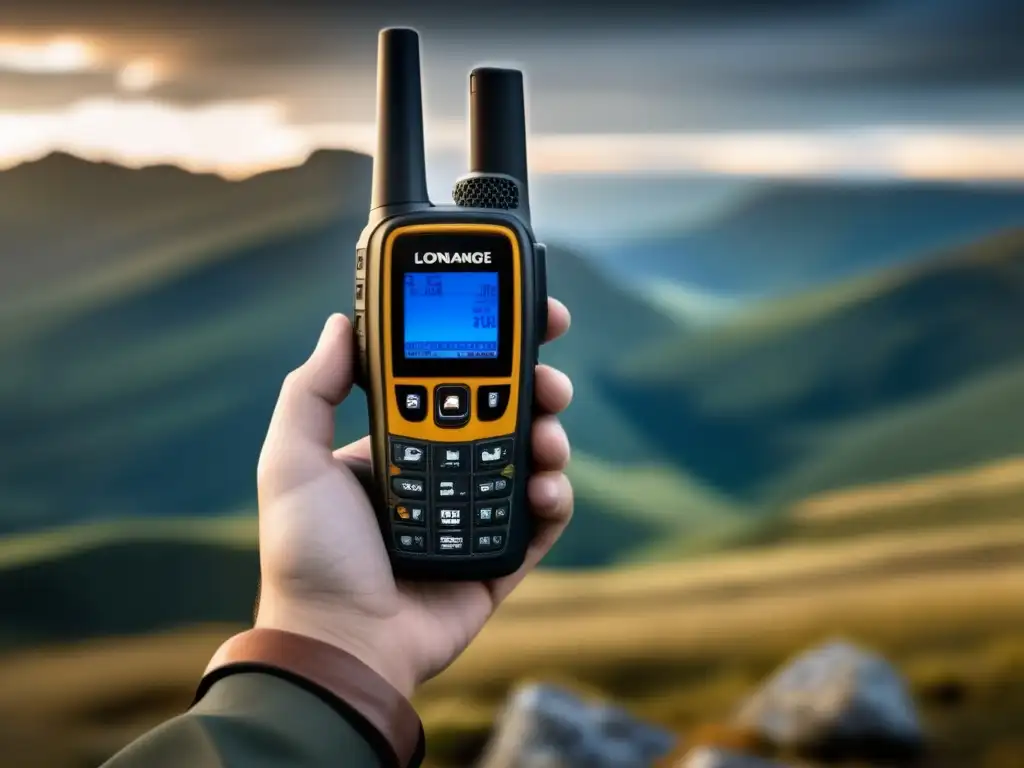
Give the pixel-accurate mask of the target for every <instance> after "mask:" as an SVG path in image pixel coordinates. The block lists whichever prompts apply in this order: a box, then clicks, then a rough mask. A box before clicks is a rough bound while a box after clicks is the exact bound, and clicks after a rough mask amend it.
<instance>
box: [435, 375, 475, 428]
mask: <svg viewBox="0 0 1024 768" xmlns="http://www.w3.org/2000/svg"><path fill="white" fill-rule="evenodd" d="M467 421H469V387H467V386H466V385H464V384H441V385H439V386H438V387H435V389H434V422H435V423H436V424H437V425H438V426H439V427H461V426H462V425H463V424H465V423H466V422H467Z"/></svg>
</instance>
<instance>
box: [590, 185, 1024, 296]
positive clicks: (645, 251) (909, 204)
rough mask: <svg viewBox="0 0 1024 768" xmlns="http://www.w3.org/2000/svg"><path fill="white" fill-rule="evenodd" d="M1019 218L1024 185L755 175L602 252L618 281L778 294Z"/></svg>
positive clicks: (920, 255) (909, 256)
mask: <svg viewBox="0 0 1024 768" xmlns="http://www.w3.org/2000/svg"><path fill="white" fill-rule="evenodd" d="M1020 226H1024V187H1021V186H1020V185H992V186H986V185H970V184H961V183H950V182H927V181H921V182H902V183H890V182H868V181H846V182H843V181H836V180H806V181H787V182H762V183H759V184H752V185H751V187H750V189H748V190H745V191H744V192H743V193H741V194H737V195H735V196H734V197H733V198H732V200H731V204H730V205H727V206H725V205H723V206H721V207H720V208H719V209H718V210H717V212H715V213H714V214H713V215H711V216H708V217H707V218H706V219H705V220H703V221H700V222H697V223H695V224H693V223H691V224H689V225H687V226H685V227H683V226H679V227H676V228H675V229H670V230H668V231H662V232H652V233H651V234H650V235H649V236H647V237H641V238H634V239H632V240H629V241H626V242H623V243H620V244H617V245H616V246H615V247H614V248H610V249H608V251H607V252H603V254H604V255H605V257H606V258H607V265H608V267H609V268H610V269H613V270H618V271H619V272H620V273H621V274H622V276H623V278H624V279H630V278H640V277H642V278H645V279H647V280H653V279H661V280H668V281H673V282H679V283H682V284H684V285H694V286H700V287H701V288H702V289H703V290H705V291H710V292H712V293H721V294H724V295H744V296H777V295H789V294H793V293H796V292H799V291H805V290H809V289H812V288H817V287H821V286H824V285H829V284H832V283H836V282H839V281H842V280H847V279H853V278H855V277H858V276H862V275H865V274H870V273H871V272H874V271H876V270H879V269H886V268H889V267H891V266H894V265H899V264H910V263H920V262H921V261H922V259H925V258H927V257H928V255H929V254H931V253H933V252H935V251H936V250H940V249H943V248H948V247H950V246H956V245H963V244H969V243H972V242H974V241H975V240H978V239H980V238H983V237H987V236H988V235H989V234H991V233H992V232H996V231H999V230H1000V229H1005V228H1009V227H1020Z"/></svg>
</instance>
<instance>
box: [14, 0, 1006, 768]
mask: <svg viewBox="0 0 1024 768" xmlns="http://www.w3.org/2000/svg"><path fill="white" fill-rule="evenodd" d="M292 6H293V7H292V8H290V9H289V11H288V13H287V14H284V15H281V14H282V12H281V11H278V10H275V9H274V8H272V7H271V6H270V5H267V4H260V3H255V4H252V3H249V4H246V5H244V6H243V5H242V4H238V5H237V6H236V5H235V4H232V3H221V4H212V5H209V6H205V5H204V6H202V7H200V6H194V7H193V6H187V7H185V8H183V9H182V8H179V7H178V6H175V8H174V9H171V7H170V6H169V5H168V4H164V3H157V2H152V3H138V4H136V5H135V6H133V8H134V10H132V11H131V12H130V13H128V12H126V11H124V9H123V8H121V6H120V5H119V4H118V3H116V2H113V0H108V1H107V2H101V1H99V0H97V2H91V3H74V4H73V3H70V2H62V0H46V1H45V2H43V1H40V2H37V3H35V4H33V5H32V6H31V7H30V6H29V5H27V4H26V5H25V6H24V7H22V8H19V9H17V10H14V11H13V12H12V13H11V14H9V16H10V18H9V26H8V27H7V28H3V29H0V167H3V170H0V373H2V376H0V438H2V439H0V534H2V538H0V649H2V652H3V656H2V657H0V680H2V681H3V683H2V685H0V713H2V714H3V717H0V751H2V753H3V754H5V755H8V756H11V760H12V762H11V763H10V764H11V765H18V766H35V765H40V766H42V765H46V766H86V765H96V764H98V763H99V762H101V761H102V760H103V759H105V758H106V757H107V756H108V755H109V754H111V753H112V752H114V751H115V750H116V749H118V748H119V747H120V746H121V745H123V744H124V743H126V742H127V741H129V740H130V739H132V738H134V736H136V735H138V734H139V733H141V732H142V731H143V730H145V729H146V728H148V727H150V726H152V725H153V724H155V723H156V722H158V721H159V720H160V719H161V718H164V717H167V716H170V714H172V713H174V712H175V711H179V710H180V709H181V708H182V707H184V706H186V705H187V703H188V701H189V697H190V694H191V687H192V686H193V685H194V683H195V682H196V680H197V679H198V675H199V674H200V672H201V670H202V668H203V666H204V664H205V662H206V660H207V658H208V655H209V654H210V653H211V652H212V651H213V649H214V648H215V647H216V646H217V644H218V643H219V642H220V640H222V639H223V638H224V637H225V636H226V634H227V633H228V632H231V631H233V630H234V629H236V628H237V627H238V626H240V625H242V624H244V623H245V622H246V621H248V620H249V617H250V614H251V608H252V600H253V598H254V596H255V582H256V570H257V560H256V546H255V545H256V542H255V484H254V475H255V463H256V458H257V456H258V452H259V448H260V444H261V441H262V437H263V433H264V430H265V427H266V423H267V419H268V417H269V415H270V411H271V408H272V406H273V403H274V400H275V398H276V394H277V389H278V387H279V385H280V382H281V379H282V378H283V376H284V375H285V374H286V373H287V372H288V371H289V370H290V369H291V368H292V367H294V366H295V365H297V364H298V363H300V362H301V361H302V360H303V359H304V358H305V357H306V355H307V354H308V352H309V351H310V349H311V348H312V345H313V344H314V343H315V339H316V337H317V335H318V332H319V329H320V327H321V325H322V323H323V320H324V319H325V317H326V316H327V315H328V314H329V313H331V312H333V311H343V312H348V311H349V310H350V308H351V295H352V273H353V256H354V243H355V240H356V238H357V236H358V233H359V231H360V229H361V228H362V226H363V224H364V222H365V219H366V207H367V201H368V198H369V179H370V169H371V159H370V156H369V154H368V153H369V151H371V149H372V144H371V141H370V140H371V137H372V119H373V93H374V92H373V77H374V62H375V60H374V56H375V45H376V30H377V28H378V27H379V26H383V25H386V24H389V23H409V24H414V25H416V26H417V27H419V29H420V30H421V32H422V33H423V35H424V39H423V46H424V52H423V56H424V68H425V77H426V83H427V93H426V98H427V117H428V138H429V140H430V141H429V142H428V152H429V154H430V162H431V174H432V175H431V192H432V195H433V196H434V198H435V200H436V201H442V200H446V199H448V194H449V192H448V190H449V189H450V185H451V182H452V181H453V180H454V178H455V177H456V176H457V175H458V173H459V172H460V170H459V169H460V167H461V165H462V164H463V160H462V158H463V156H464V152H463V150H462V149H461V144H462V141H463V138H464V125H463V123H462V122H461V121H462V119H463V118H462V115H463V110H464V104H465V94H464V87H465V77H466V72H468V69H469V68H470V67H471V66H473V65H476V64H478V63H482V62H488V61H492V60H498V61H499V63H506V62H507V61H509V60H511V61H514V62H515V63H518V64H521V65H522V66H523V67H524V68H526V70H527V73H528V77H529V78H530V79H529V87H530V99H531V117H530V121H531V126H532V128H533V131H534V136H533V137H532V140H531V141H532V144H531V147H532V152H533V158H532V162H533V168H534V175H533V177H532V179H531V183H532V186H533V190H534V193H533V196H534V206H535V209H536V212H537V213H536V216H537V221H536V225H537V229H538V234H539V235H540V237H541V238H542V239H543V240H545V241H546V242H547V243H548V248H549V272H550V276H549V288H550V291H551V293H552V294H553V295H555V296H557V297H558V298H559V299H561V300H562V301H563V302H565V303H566V304H567V305H568V306H569V307H570V309H571V311H572V313H573V326H572V330H571V332H570V334H569V335H568V336H567V337H566V338H565V339H563V340H560V341H558V342H556V343H554V344H552V345H550V347H549V348H546V349H545V351H544V353H543V356H542V359H543V360H544V361H545V362H548V363H550V364H552V365H555V366H557V367H560V368H562V369H563V370H565V371H566V372H567V373H569V375H570V376H572V378H573V380H574V383H575V386H576V398H575V401H574V404H573V405H572V407H571V408H570V410H569V411H568V412H567V413H566V414H565V416H564V423H565V425H566V429H567V431H568V432H569V435H570V437H571V439H572V441H573V446H574V453H573V461H572V465H571V467H570V475H571V477H572V479H573V482H574V486H575V488H576V493H577V511H576V517H575V519H574V522H573V524H572V526H571V528H570V529H569V531H568V532H567V533H566V535H565V537H564V539H563V541H561V542H560V543H559V545H558V546H557V548H556V549H555V551H554V552H553V553H552V554H551V556H550V557H549V558H548V560H547V561H545V564H544V565H545V569H544V571H543V572H542V573H539V574H537V575H535V576H533V577H531V579H530V580H529V581H528V582H527V584H526V585H525V586H524V587H523V589H522V592H521V594H517V595H516V597H515V598H514V599H513V600H511V601H510V603H509V604H508V605H507V606H506V607H505V608H503V609H502V611H501V612H500V614H499V616H498V617H497V618H496V619H495V621H494V622H493V624H492V625H491V626H489V627H488V628H487V630H485V632H484V634H483V635H482V636H481V638H480V639H479V640H478V642H476V643H475V644H474V645H473V647H472V648H471V649H470V651H469V652H468V653H467V654H466V656H465V657H464V658H463V659H461V660H460V661H459V662H458V663H457V664H455V665H454V666H453V667H452V668H451V669H450V670H448V671H446V672H445V673H444V674H443V675H441V676H440V677H439V678H438V679H437V680H435V681H433V682H432V683H430V684H429V685H428V686H427V687H426V688H425V689H424V690H423V692H422V697H421V701H420V702H418V705H419V707H420V710H421V712H422V714H423V716H424V719H425V721H426V723H427V727H428V731H429V732H430V741H431V754H430V759H431V761H432V763H433V764H434V765H438V766H441V765H468V764H470V762H472V761H473V760H475V759H476V756H477V754H478V753H479V751H480V749H481V747H482V746H483V744H484V742H485V741H486V740H487V738H488V736H489V734H490V732H491V729H492V723H493V721H494V717H495V713H496V712H497V711H498V709H497V708H498V707H499V706H500V704H501V703H502V701H503V700H504V699H505V697H506V696H507V695H508V693H509V691H510V690H511V689H512V688H513V687H514V686H515V685H517V684H518V683H520V682H522V681H524V680H526V679H539V680H544V681H553V682H558V683H562V684H564V685H566V686H567V687H569V688H571V689H574V690H576V691H579V692H581V693H585V694H590V695H596V696H599V697H603V698H607V699H609V700H613V701H615V702H617V703H619V704H621V705H622V706H625V707H627V708H628V709H629V710H630V711H631V712H633V713H635V714H636V715H637V716H640V717H643V718H645V719H647V720H648V721H651V722H653V723H658V724H660V725H661V726H664V727H666V728H668V729H670V730H672V731H674V732H676V733H678V734H681V736H682V738H683V739H684V740H685V741H686V742H687V743H688V744H695V743H700V741H701V739H705V740H708V741H709V742H713V741H715V739H716V738H719V737H721V733H722V730H723V729H724V730H725V731H729V729H730V728H731V726H728V727H727V726H723V725H721V723H725V722H726V721H728V720H729V718H730V717H731V713H732V712H733V711H734V710H735V708H736V707H737V706H738V703H739V702H741V701H742V700H743V698H744V697H745V696H746V695H748V694H749V693H750V692H751V691H752V690H754V689H755V688H756V687H757V685H758V683H759V681H761V680H762V679H763V678H764V677H765V676H766V675H768V673H770V672H771V670H772V669H773V668H775V667H777V666H778V665H779V664H780V663H781V662H782V661H784V660H785V659H786V658H788V657H790V656H792V655H793V654H794V653H796V652H798V651H800V650H802V649H804V648H806V647H808V646H811V645H813V644H816V643H819V642H822V641H824V640H827V639H829V638H832V637H844V638H846V639H848V640H850V641H852V642H855V643H858V644H859V645H862V646H864V647H866V648H871V649H874V650H876V651H878V652H880V653H882V654H884V655H885V656H886V657H887V658H888V659H890V660H891V661H892V662H893V663H894V664H895V665H896V667H897V668H898V670H899V674H900V675H902V676H903V677H904V678H905V679H906V680H907V681H908V685H909V688H910V691H911V694H912V696H913V698H914V701H915V702H916V704H915V706H917V707H918V708H919V709H920V711H921V713H922V717H923V719H924V721H925V725H926V728H927V731H928V733H929V734H930V735H929V738H930V739H933V740H934V743H933V745H932V746H933V754H932V759H933V760H934V764H935V765H938V766H946V765H949V766H954V765H977V766H988V767H990V768H1005V767H1008V766H1020V765H1024V612H1022V610H1021V605H1022V604H1024V506H1022V505H1024V322H1022V320H1024V46H1021V45H1019V42H1020V37H1019V36H1018V35H1019V33H1020V26H1019V21H1016V22H1015V21H1014V20H1015V19H1017V16H1016V15H1015V14H1014V11H1015V8H1014V4H1013V3H1011V2H1005V3H1004V2H999V1H998V0H986V1H979V0H974V1H973V2H966V0H964V1H963V2H958V1H957V0H942V1H941V2H929V3H920V2H913V1H912V0H903V1H900V2H889V3H872V2H844V3H836V4H834V5H829V7H828V10H827V11H826V9H825V8H824V6H821V5H818V4H814V3H803V2H800V1H799V0H789V1H788V2H783V3H778V4H774V5H773V6H772V7H771V8H770V9H769V8H763V7H762V6H761V5H759V4H748V3H744V2H719V3H688V4H684V5H682V6H680V7H679V8H675V7H673V6H669V5H668V4H665V5H664V6H658V5H657V4H650V5H642V6H640V7H637V8H634V9H632V10H631V11H630V14H626V13H625V11H622V12H617V11H613V10H611V9H609V10H607V11H595V12H594V14H593V16H592V17H591V18H589V19H588V20H586V23H585V24H582V26H581V24H580V22H579V21H578V19H574V18H573V17H571V16H570V15H569V14H563V13H561V12H559V11H556V10H555V9H551V8H547V9H545V8H544V7H543V6H542V5H541V4H536V5H534V4H531V3H530V2H524V3H521V4H518V5H516V6H515V8H512V6H509V8H504V7H503V8H501V9H491V10H488V11H486V12H483V13H480V12H478V13H477V14H476V15H475V16H474V15H465V16H464V15H460V14H461V13H462V11H461V9H459V8H458V7H456V4H454V3H449V4H443V3H442V4H439V5H438V8H437V9H436V10H432V11H431V12H430V13H429V14H428V13H426V12H424V11H422V10H419V11H417V10H416V9H415V8H414V7H412V6H410V7H409V8H403V7H402V4H401V3H399V2H392V3H384V4H382V7H381V8H380V9H379V11H377V12H375V14H376V15H374V14H371V13H370V12H358V13H357V12H355V11H351V10H345V9H343V8H340V7H338V6H335V5H333V4H329V3H318V2H314V0H305V1H304V2H293V3H292ZM172 10H173V18H172V14H171V12H172ZM5 13H6V11H5ZM508 14H511V16H509V15H508ZM175 19H176V20H175ZM641 75H642V76H641ZM445 78H447V81H445ZM338 427H339V440H340V441H342V442H347V441H348V440H351V439H354V438H356V437H358V436H359V435H361V434H363V433H365V431H366V428H367V421H366V414H365V407H364V403H363V401H362V397H361V395H359V394H358V393H356V394H354V395H353V396H352V397H351V398H350V399H349V401H348V402H346V403H345V404H344V405H343V406H342V408H341V409H340V411H339V414H338ZM730 732H731V731H730ZM54 733H60V734H61V736H62V738H60V739H54V738H53V734H54ZM714 734H719V736H715V735H714ZM722 738H725V737H722ZM729 738H732V736H730V737H729ZM5 764H7V763H5Z"/></svg>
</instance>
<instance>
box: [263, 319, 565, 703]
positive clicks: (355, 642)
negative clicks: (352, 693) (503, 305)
mask: <svg viewBox="0 0 1024 768" xmlns="http://www.w3.org/2000/svg"><path fill="white" fill-rule="evenodd" d="M548 318H549V319H548V328H547V338H546V340H547V341H551V340H553V339H556V338H558V337H559V336H561V335H562V334H563V333H565V331H566V330H568V328H569V312H568V310H567V309H566V308H565V306H564V305H563V304H561V303H560V302H558V301H555V300H554V299H551V300H549V306H548ZM353 364H354V352H353V348H352V330H351V326H350V324H349V321H348V319H347V318H345V317H344V316H342V315H332V316H331V317H330V318H329V319H328V320H327V323H326V325H325V326H324V329H323V332H322V334H321V336H320V340H319V342H318V344H317V347H316V349H315V350H314V351H313V354H312V355H311V356H310V358H309V359H308V360H307V361H306V362H305V363H303V364H302V365H301V366H300V367H299V368H297V369H296V370H295V371H293V372H292V373H290V374H289V375H288V376H287V377H286V379H285V382H284V385H283V387H282V388H281V395H280V398H279V400H278V403H277V407H276V408H275V410H274V415H273V417H272V418H271V422H270V427H269V429H268V432H267V438H266V441H265V443H264V445H263V451H262V453H261V455H260V460H259V469H258V473H257V474H258V492H259V541H260V573H261V592H260V603H259V607H258V610H257V616H256V626H257V627H263V628H273V629H279V630H285V631H288V632H294V633H297V634H301V635H306V636H308V637H314V638H316V639H318V640H322V641H324V642H327V643H330V644H331V645H334V646H337V647H339V648H341V649H343V650H345V651H347V652H349V653H351V654H352V655H354V656H356V657H357V658H359V659H360V660H361V661H363V662H364V663H365V664H366V665H368V666H369V667H371V668H372V669H373V670H374V671H376V672H377V673H378V674H380V675H381V676H382V677H384V678H385V679H386V680H387V681H388V682H390V683H391V685H393V686H394V687H395V688H396V689H398V690H399V691H400V692H401V693H402V694H404V695H405V696H406V697H409V696H411V695H412V693H413V690H414V689H415V688H416V686H417V685H419V684H420V683H421V682H423V681H425V680H427V679H429V678H431V677H433V676H434V675H436V674H437V673H439V672H440V671H442V670H443V669H444V668H445V667H447V666H448V665H449V664H450V663H451V662H452V661H454V659H455V658H456V657H457V656H458V655H459V654H460V653H461V652H462V651H463V650H464V649H465V648H466V646H467V645H469V643H470V641H471V640H472V639H473V638H474V637H475V636H476V635H477V633H479V632H480V630H481V629H482V628H483V626H484V624H485V623H486V622H487V620H488V619H489V618H490V616H491V615H492V614H493V613H494V611H495V609H496V608H497V607H498V605H499V604H500V603H501V601H502V600H504V599H505V598H506V597H507V596H508V595H509V593H511V592H512V590H513V589H515V587H516V586H517V585H518V584H519V583H520V582H521V581H522V580H523V579H524V578H525V577H526V575H527V574H528V573H529V572H530V571H531V570H533V568H535V567H536V565H537V564H538V563H539V562H540V560H541V558H543V557H544V555H546V554H547V552H548V550H550V549H551V547H552V545H554V543H555V542H556V541H557V540H558V537H559V536H560V535H561V534H562V531H563V530H564V529H565V527H566V525H567V524H568V523H569V519H570V517H571V516H572V507H573V497H572V487H571V485H570V484H569V480H568V479H567V478H566V476H565V475H564V474H563V470H564V469H565V466H566V465H567V464H568V461H569V441H568V438H567V437H566V434H565V431H564V430H563V429H562V426H561V424H559V422H558V419H557V418H556V416H555V414H557V413H560V412H561V411H563V410H564V409H565V408H566V407H567V406H568V405H569V402H570V401H571V399H572V383H571V382H570V381H569V378H568V377H567V376H566V375H565V374H563V373H561V372H560V371H558V370H556V369H554V368H551V367H549V366H546V365H539V366H537V371H536V380H535V387H534V389H535V397H536V402H537V405H538V410H539V411H540V412H541V413H542V414H543V415H541V416H539V417H537V418H536V419H535V421H534V423H533V427H532V429H533V463H534V474H533V475H532V476H531V477H530V480H529V485H528V489H527V490H528V496H529V501H530V507H531V510H532V513H533V515H534V518H535V520H536V523H537V525H536V533H535V536H534V539H533V541H532V542H531V544H530V547H529V549H528V551H527V554H526V560H525V562H524V563H523V565H522V567H521V568H520V569H519V570H518V571H516V572H515V573H514V574H511V575H510V576H506V577H504V578H501V579H497V580H493V581H489V582H454V583H447V582H446V583H437V582H422V583H411V582H403V581H397V582H396V580H395V578H394V576H393V574H392V572H391V565H390V563H389V561H388V556H387V552H386V550H385V548H384V541H383V538H382V537H381V534H380V528H379V527H378V524H377V519H376V516H375V513H374V510H373V506H372V504H371V502H370V499H369V498H368V496H367V494H366V491H365V490H364V488H363V485H362V484H361V483H360V481H359V480H358V478H357V477H356V475H355V473H354V472H353V467H354V466H355V465H356V464H358V463H365V462H369V460H370V441H369V438H368V437H364V438H363V439H361V440H358V441H356V442H355V443H352V444H350V445H347V446H345V447H343V448H340V449H338V450H334V451H332V446H333V444H334V443H333V439H334V409H335V407H336V406H337V405H338V404H339V403H341V402H342V401H343V400H344V399H345V397H346V396H347V395H348V393H349V391H350V390H351V387H352V375H353Z"/></svg>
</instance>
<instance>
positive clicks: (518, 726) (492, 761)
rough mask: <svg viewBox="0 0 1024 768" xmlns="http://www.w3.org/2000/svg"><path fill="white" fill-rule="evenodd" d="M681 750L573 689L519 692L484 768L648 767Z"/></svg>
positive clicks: (653, 729)
mask: <svg viewBox="0 0 1024 768" xmlns="http://www.w3.org/2000/svg"><path fill="white" fill-rule="evenodd" d="M675 746H676V737H675V735H674V734H672V733H670V732H669V731H666V730H664V729H662V728H659V727H657V726H654V725H649V724H647V723H644V722H642V721H640V720H638V719H636V718H635V717H633V716H632V715H630V714H629V713H627V712H626V711H625V710H623V709H620V708H618V707H613V706H610V705H607V704H592V703H588V702H586V701H584V700H583V699H580V698H578V697H577V696H575V695H573V694H572V693H570V692H569V691H567V690H564V689H561V688H556V687H554V686H549V685H530V686H526V687H523V688H521V689H519V690H518V691H516V692H515V693H514V694H513V695H512V697H511V699H510V701H509V703H508V705H507V707H506V709H505V712H504V713H503V714H502V716H501V717H500V718H499V720H498V723H497V726H496V729H495V732H494V736H493V737H492V739H491V741H490V743H489V744H488V746H487V747H486V748H485V750H484V755H483V758H482V759H481V761H480V763H479V764H478V765H479V767H480V768H647V766H650V765H651V764H653V763H654V762H655V761H656V760H658V759H660V758H662V757H663V756H665V755H666V754H668V753H669V752H670V751H671V750H672V749H673V748H674V747H675Z"/></svg>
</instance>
